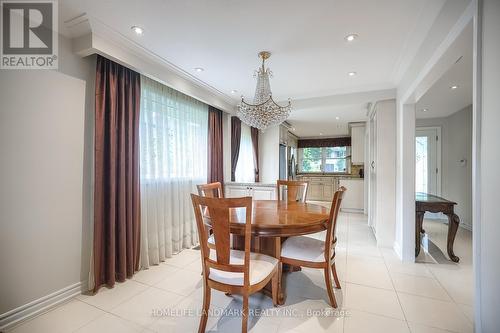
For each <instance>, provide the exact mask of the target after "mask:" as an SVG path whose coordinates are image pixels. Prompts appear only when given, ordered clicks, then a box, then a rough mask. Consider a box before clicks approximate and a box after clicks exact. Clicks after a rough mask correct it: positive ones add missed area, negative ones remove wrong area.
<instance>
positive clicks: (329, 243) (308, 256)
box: [280, 186, 346, 308]
mask: <svg viewBox="0 0 500 333" xmlns="http://www.w3.org/2000/svg"><path fill="white" fill-rule="evenodd" d="M345 191H346V188H345V187H343V186H342V187H340V188H339V189H338V191H336V192H335V195H334V196H333V201H332V206H331V209H330V215H329V217H328V221H327V228H326V238H325V240H320V239H315V238H311V237H307V236H293V237H289V238H287V239H286V240H285V241H284V242H283V244H282V247H281V258H280V265H282V264H289V265H292V266H302V267H309V268H318V269H323V271H324V274H325V283H326V290H327V292H328V297H329V299H330V304H331V306H332V307H334V308H336V307H337V301H336V300H335V294H334V293H333V289H332V282H331V275H333V279H334V281H335V287H336V288H337V289H340V288H341V287H340V282H339V277H338V275H337V270H336V267H335V245H336V244H337V236H336V232H335V230H336V227H337V217H338V214H339V209H340V204H341V202H342V198H343V196H344V193H345Z"/></svg>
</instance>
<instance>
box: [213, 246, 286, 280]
mask: <svg viewBox="0 0 500 333" xmlns="http://www.w3.org/2000/svg"><path fill="white" fill-rule="evenodd" d="M216 258H217V256H216V251H215V250H211V251H210V259H212V260H216ZM244 261H245V251H239V250H231V254H230V261H229V263H230V264H235V265H242V264H243V263H244ZM277 265H278V259H276V258H273V257H271V256H268V255H265V254H261V253H253V252H251V253H250V278H249V280H250V285H254V284H257V283H259V282H261V281H263V280H264V279H265V278H267V277H268V276H269V274H271V272H272V271H273V269H274V268H275V267H276V266H277ZM208 278H209V279H210V280H213V281H217V282H220V283H225V284H230V285H233V286H243V273H234V272H225V271H222V270H219V269H215V268H210V274H209V276H208Z"/></svg>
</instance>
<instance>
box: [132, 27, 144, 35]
mask: <svg viewBox="0 0 500 333" xmlns="http://www.w3.org/2000/svg"><path fill="white" fill-rule="evenodd" d="M130 29H132V31H134V32H135V33H136V34H137V35H142V34H143V33H144V29H143V28H141V27H138V26H136V25H134V26H132V27H130Z"/></svg>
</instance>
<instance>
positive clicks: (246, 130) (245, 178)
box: [235, 124, 255, 183]
mask: <svg viewBox="0 0 500 333" xmlns="http://www.w3.org/2000/svg"><path fill="white" fill-rule="evenodd" d="M235 181H237V182H242V183H248V182H251V183H253V182H254V181H255V169H254V165H253V146H252V135H251V132H250V127H249V126H247V125H245V124H241V141H240V154H239V157H238V164H236V172H235Z"/></svg>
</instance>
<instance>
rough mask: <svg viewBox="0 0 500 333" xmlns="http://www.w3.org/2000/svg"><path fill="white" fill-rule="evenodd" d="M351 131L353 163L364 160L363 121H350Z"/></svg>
mask: <svg viewBox="0 0 500 333" xmlns="http://www.w3.org/2000/svg"><path fill="white" fill-rule="evenodd" d="M349 130H350V132H351V162H352V164H354V165H360V164H364V162H365V123H364V122H361V123H350V124H349Z"/></svg>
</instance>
